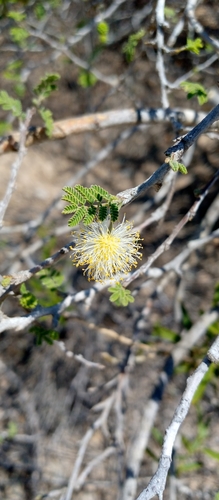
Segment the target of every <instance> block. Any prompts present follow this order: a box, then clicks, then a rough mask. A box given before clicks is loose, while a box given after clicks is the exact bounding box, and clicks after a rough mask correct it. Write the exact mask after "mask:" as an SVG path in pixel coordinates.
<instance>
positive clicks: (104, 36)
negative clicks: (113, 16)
mask: <svg viewBox="0 0 219 500" xmlns="http://www.w3.org/2000/svg"><path fill="white" fill-rule="evenodd" d="M97 33H98V35H99V41H100V43H102V44H105V43H107V40H108V33H109V25H108V24H107V23H106V22H105V21H101V22H100V23H99V24H98V25H97Z"/></svg>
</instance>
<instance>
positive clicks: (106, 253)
mask: <svg viewBox="0 0 219 500" xmlns="http://www.w3.org/2000/svg"><path fill="white" fill-rule="evenodd" d="M119 246H120V238H118V236H114V235H112V234H111V233H106V234H102V235H101V236H99V237H98V238H96V239H95V240H94V249H93V251H94V253H95V254H96V258H98V256H99V257H100V258H101V260H106V261H108V260H109V259H111V258H113V257H114V256H116V255H117V252H118V248H119Z"/></svg>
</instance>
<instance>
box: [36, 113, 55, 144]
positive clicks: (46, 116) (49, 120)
mask: <svg viewBox="0 0 219 500" xmlns="http://www.w3.org/2000/svg"><path fill="white" fill-rule="evenodd" d="M39 114H40V116H41V118H42V120H43V121H44V124H45V129H46V135H47V136H48V137H52V131H53V117H52V112H51V111H50V109H45V108H40V109H39Z"/></svg>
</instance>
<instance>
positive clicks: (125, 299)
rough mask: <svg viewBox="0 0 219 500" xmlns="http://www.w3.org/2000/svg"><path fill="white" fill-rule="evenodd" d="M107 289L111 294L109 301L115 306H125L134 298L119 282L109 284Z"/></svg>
mask: <svg viewBox="0 0 219 500" xmlns="http://www.w3.org/2000/svg"><path fill="white" fill-rule="evenodd" d="M108 291H109V292H110V293H111V294H112V295H111V296H110V302H114V304H115V305H116V306H123V307H126V306H127V305H128V304H129V303H131V302H134V300H135V299H134V297H133V296H132V294H131V292H130V290H127V289H126V288H124V287H123V286H122V285H121V283H116V285H115V286H111V287H110V288H108Z"/></svg>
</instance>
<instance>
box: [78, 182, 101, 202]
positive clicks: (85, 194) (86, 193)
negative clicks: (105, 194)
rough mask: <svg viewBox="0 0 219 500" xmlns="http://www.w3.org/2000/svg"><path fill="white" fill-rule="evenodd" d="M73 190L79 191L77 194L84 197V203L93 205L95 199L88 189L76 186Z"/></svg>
mask: <svg viewBox="0 0 219 500" xmlns="http://www.w3.org/2000/svg"><path fill="white" fill-rule="evenodd" d="M74 189H77V191H79V193H80V194H81V195H82V196H83V197H84V199H85V200H86V201H88V202H90V203H94V201H95V199H96V198H95V196H94V195H93V193H92V191H91V190H90V189H89V188H87V187H84V186H81V185H80V184H76V186H75V188H74Z"/></svg>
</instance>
